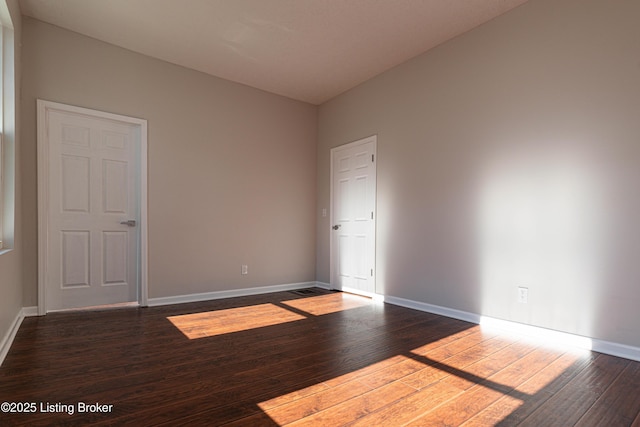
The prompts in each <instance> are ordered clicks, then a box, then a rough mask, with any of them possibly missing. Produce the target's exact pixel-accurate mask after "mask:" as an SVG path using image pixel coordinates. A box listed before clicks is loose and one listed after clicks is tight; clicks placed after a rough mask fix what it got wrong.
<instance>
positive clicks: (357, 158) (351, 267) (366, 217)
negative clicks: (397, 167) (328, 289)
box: [331, 136, 376, 295]
mask: <svg viewBox="0 0 640 427" xmlns="http://www.w3.org/2000/svg"><path fill="white" fill-rule="evenodd" d="M375 154H376V136H371V137H368V138H365V139H362V140H359V141H356V142H352V143H350V144H347V145H343V146H340V147H336V148H334V149H332V150H331V225H332V227H331V285H332V286H333V287H334V288H336V289H342V290H344V291H348V292H355V293H360V294H364V295H373V294H374V293H375V241H376V236H375V233H376V223H375V221H376V220H375V218H376V215H375V208H376V159H375Z"/></svg>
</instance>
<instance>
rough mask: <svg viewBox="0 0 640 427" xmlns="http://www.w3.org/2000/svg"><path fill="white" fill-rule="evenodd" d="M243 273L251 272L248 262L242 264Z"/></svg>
mask: <svg viewBox="0 0 640 427" xmlns="http://www.w3.org/2000/svg"><path fill="white" fill-rule="evenodd" d="M242 274H243V275H245V274H249V266H248V265H246V264H242Z"/></svg>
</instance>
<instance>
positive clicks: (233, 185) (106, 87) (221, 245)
mask: <svg viewBox="0 0 640 427" xmlns="http://www.w3.org/2000/svg"><path fill="white" fill-rule="evenodd" d="M23 43H24V48H23V49H24V50H23V51H24V75H23V78H24V90H23V145H24V147H23V161H22V166H23V171H22V175H23V204H24V238H25V247H26V248H25V261H26V265H25V286H24V304H25V305H27V306H29V305H36V304H37V269H36V266H37V236H36V224H37V216H36V204H37V195H36V115H35V111H36V98H42V99H46V100H51V101H56V102H62V103H67V104H72V105H77V106H82V107H88V108H93V109H98V110H103V111H108V112H113V113H118V114H123V115H129V116H133V117H140V118H144V119H147V120H148V126H149V268H150V275H149V296H150V297H151V298H154V297H165V296H174V295H185V294H191V293H200V292H211V291H219V290H229V289H241V288H248V287H254V286H264V285H272V284H287V283H296V282H303V281H312V280H314V279H315V233H314V224H315V222H316V218H315V177H316V170H315V168H316V158H315V156H316V152H315V143H316V121H317V108H316V107H315V106H312V105H309V104H305V103H302V102H297V101H293V100H290V99H287V98H284V97H280V96H276V95H272V94H268V93H266V92H262V91H259V90H256V89H252V88H249V87H246V86H243V85H239V84H235V83H231V82H229V81H225V80H222V79H218V78H215V77H211V76H208V75H205V74H202V73H199V72H196V71H192V70H188V69H185V68H182V67H178V66H175V65H172V64H169V63H166V62H162V61H159V60H156V59H152V58H149V57H146V56H143V55H139V54H136V53H133V52H131V51H127V50H124V49H121V48H117V47H114V46H112V45H108V44H105V43H102V42H99V41H96V40H94V39H91V38H88V37H84V36H81V35H79V34H76V33H73V32H69V31H66V30H63V29H60V28H57V27H54V26H51V25H49V24H45V23H42V22H39V21H36V20H33V19H28V18H25V19H24V40H23ZM241 264H248V265H249V275H247V276H241V275H240V266H241Z"/></svg>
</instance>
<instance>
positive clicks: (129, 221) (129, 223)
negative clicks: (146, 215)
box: [120, 219, 136, 227]
mask: <svg viewBox="0 0 640 427" xmlns="http://www.w3.org/2000/svg"><path fill="white" fill-rule="evenodd" d="M120 224H122V225H128V226H129V227H135V226H136V220H135V219H129V220H126V221H120Z"/></svg>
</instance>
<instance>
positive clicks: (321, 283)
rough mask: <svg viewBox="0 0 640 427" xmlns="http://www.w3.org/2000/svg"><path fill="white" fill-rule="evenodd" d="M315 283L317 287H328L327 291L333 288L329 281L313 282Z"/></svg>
mask: <svg viewBox="0 0 640 427" xmlns="http://www.w3.org/2000/svg"><path fill="white" fill-rule="evenodd" d="M313 283H314V286H315V287H316V288H322V289H326V290H327V291H330V290H332V289H333V288H332V287H331V285H330V284H329V283H325V282H313Z"/></svg>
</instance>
